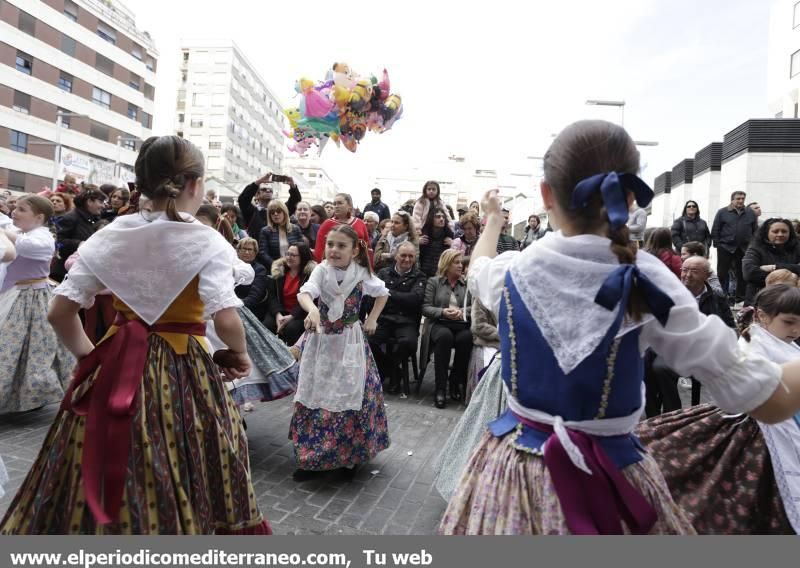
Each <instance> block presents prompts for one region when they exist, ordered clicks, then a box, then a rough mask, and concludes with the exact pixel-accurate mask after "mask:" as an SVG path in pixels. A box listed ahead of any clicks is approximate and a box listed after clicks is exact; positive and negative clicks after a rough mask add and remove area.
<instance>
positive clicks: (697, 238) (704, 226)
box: [672, 199, 711, 253]
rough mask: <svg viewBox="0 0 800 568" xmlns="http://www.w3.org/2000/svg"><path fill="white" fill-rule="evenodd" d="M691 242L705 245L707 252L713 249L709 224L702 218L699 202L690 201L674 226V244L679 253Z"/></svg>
mask: <svg viewBox="0 0 800 568" xmlns="http://www.w3.org/2000/svg"><path fill="white" fill-rule="evenodd" d="M691 242H698V243H703V245H705V247H706V251H708V250H709V249H710V247H711V230H710V229H709V228H708V223H706V222H705V220H704V219H703V218H702V217H700V207H698V205H697V201H694V200H691V199H690V200H689V201H687V202H686V205H684V206H683V213H681V216H680V217H678V218H677V219H675V222H674V223H673V224H672V244H673V245H674V246H675V251H676V252H678V253H679V252H681V248H683V246H684V245H685V244H686V243H691Z"/></svg>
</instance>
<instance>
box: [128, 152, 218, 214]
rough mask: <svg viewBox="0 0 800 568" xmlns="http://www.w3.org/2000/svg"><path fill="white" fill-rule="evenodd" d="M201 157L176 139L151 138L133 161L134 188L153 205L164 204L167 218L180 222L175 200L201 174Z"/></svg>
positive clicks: (203, 168)
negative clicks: (164, 201)
mask: <svg viewBox="0 0 800 568" xmlns="http://www.w3.org/2000/svg"><path fill="white" fill-rule="evenodd" d="M204 163H205V160H204V159H203V153H202V152H201V151H200V150H199V149H198V148H197V146H195V145H194V144H192V143H191V142H189V141H188V140H185V139H183V138H180V137H178V136H151V137H150V138H148V139H147V140H145V141H144V143H143V144H142V147H141V149H140V150H139V156H138V157H137V158H136V165H135V166H134V171H135V172H136V187H137V189H139V191H141V193H142V195H144V196H145V197H147V198H148V199H152V200H154V201H162V200H166V213H167V218H169V219H170V220H172V221H183V220H184V219H183V218H182V217H181V216H180V215H179V214H178V210H177V209H176V208H175V199H176V198H177V197H178V196H179V195H180V194H181V192H182V191H183V189H184V187H185V186H186V184H187V183H188V182H190V181H194V180H196V179H198V178H202V177H203V174H204V173H205V167H204V165H203V164H204Z"/></svg>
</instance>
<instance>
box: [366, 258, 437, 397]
mask: <svg viewBox="0 0 800 568" xmlns="http://www.w3.org/2000/svg"><path fill="white" fill-rule="evenodd" d="M395 258H396V263H395V264H394V265H393V266H388V267H386V268H384V269H383V270H381V271H380V272H378V278H380V279H381V280H383V281H384V282H385V283H386V287H387V288H388V289H389V292H390V295H389V301H388V302H387V303H386V307H385V308H384V309H383V312H382V313H381V317H379V318H378V329H377V330H376V331H375V334H374V335H373V336H372V337H370V338H369V343H370V348H371V349H372V355H373V356H374V357H375V362H376V363H377V365H378V370H380V372H381V377H383V379H384V381H385V380H386V378H387V377H388V378H389V386H388V388H387V389H386V392H388V393H390V394H397V393H399V392H400V363H401V362H402V361H403V360H405V359H407V358H408V357H409V356H410V355H412V354H413V353H415V352H416V351H417V341H418V339H419V322H420V320H421V319H422V300H423V299H424V297H425V284H426V282H427V280H428V279H427V277H426V276H425V274H424V273H423V272H422V271H421V270H420V269H419V268H417V266H416V262H417V250H416V248H415V247H414V245H413V244H412V243H409V242H405V243H403V244H401V245H400V246H399V247H398V249H397V255H396V257H395ZM390 339H394V343H393V344H392V345H387V344H388V343H389V340H390ZM384 346H385V347H386V352H384V350H383V349H384Z"/></svg>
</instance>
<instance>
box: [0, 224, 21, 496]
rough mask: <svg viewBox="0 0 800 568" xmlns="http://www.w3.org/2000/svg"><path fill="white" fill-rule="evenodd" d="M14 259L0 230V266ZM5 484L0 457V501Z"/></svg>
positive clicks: (5, 473) (11, 246) (1, 277)
mask: <svg viewBox="0 0 800 568" xmlns="http://www.w3.org/2000/svg"><path fill="white" fill-rule="evenodd" d="M16 257H17V249H16V248H15V247H14V243H12V242H11V241H10V240H9V238H8V237H7V236H6V233H5V231H3V230H2V229H0V266H2V265H4V264H5V263H7V262H11V261H12V260H14V259H15V258H16ZM4 278H5V267H3V273H2V274H0V286H2V285H3V280H4ZM6 483H8V471H6V466H5V464H3V458H2V457H0V499H2V497H3V495H5V491H4V490H3V485H4V484H6Z"/></svg>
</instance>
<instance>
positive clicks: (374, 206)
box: [364, 187, 392, 222]
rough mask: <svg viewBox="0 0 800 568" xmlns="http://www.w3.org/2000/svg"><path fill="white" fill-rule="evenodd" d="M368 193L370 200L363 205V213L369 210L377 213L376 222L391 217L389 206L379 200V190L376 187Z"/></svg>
mask: <svg viewBox="0 0 800 568" xmlns="http://www.w3.org/2000/svg"><path fill="white" fill-rule="evenodd" d="M370 195H371V197H372V201H370V202H369V203H367V204H366V205H365V206H364V213H368V212H369V211H372V212H374V213H377V215H378V222H381V221H383V220H384V219H391V218H392V215H391V214H390V213H389V206H388V205H386V204H385V203H384V202H383V201H381V190H380V189H378V188H377V187H376V188H375V189H373V190H372V191H371V192H370Z"/></svg>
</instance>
